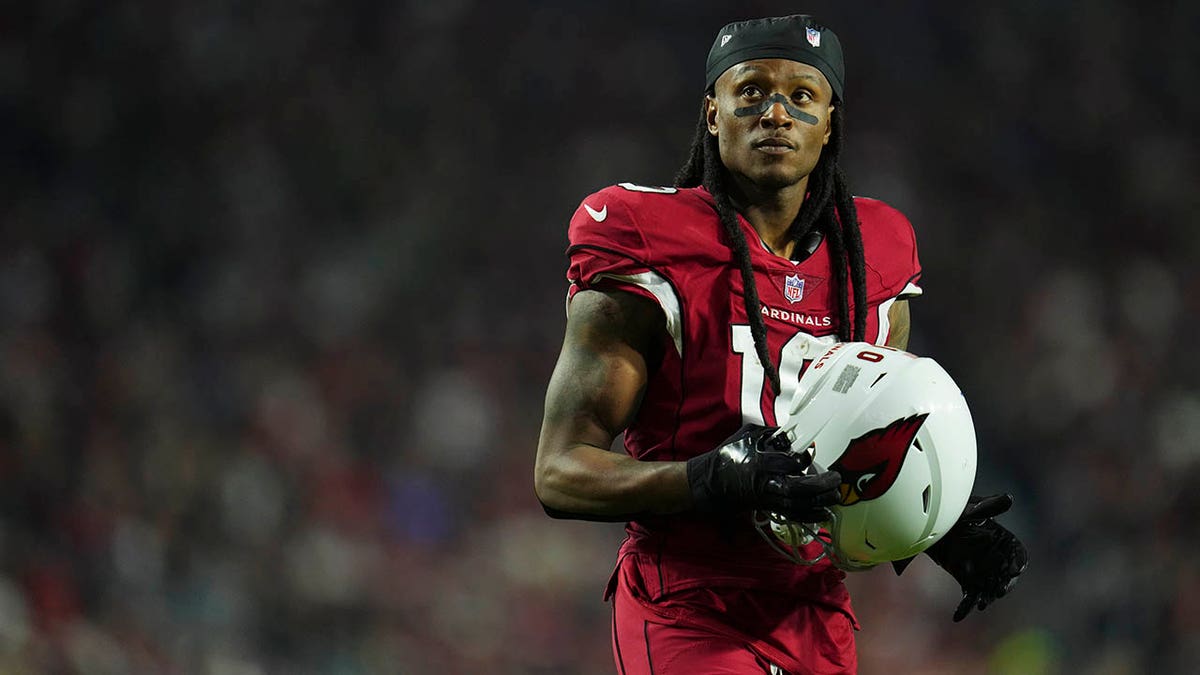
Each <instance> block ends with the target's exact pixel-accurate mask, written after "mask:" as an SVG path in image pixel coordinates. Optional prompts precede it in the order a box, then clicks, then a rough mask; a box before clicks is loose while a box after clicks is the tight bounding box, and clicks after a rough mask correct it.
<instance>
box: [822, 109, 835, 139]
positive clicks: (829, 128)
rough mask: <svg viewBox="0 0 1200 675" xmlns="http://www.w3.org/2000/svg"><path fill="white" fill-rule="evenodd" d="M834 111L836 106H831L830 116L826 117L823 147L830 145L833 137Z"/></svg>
mask: <svg viewBox="0 0 1200 675" xmlns="http://www.w3.org/2000/svg"><path fill="white" fill-rule="evenodd" d="M833 111H834V106H829V114H828V115H826V116H825V138H823V139H821V145H829V137H830V136H832V135H833Z"/></svg>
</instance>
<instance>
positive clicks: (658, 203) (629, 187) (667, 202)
mask: <svg viewBox="0 0 1200 675" xmlns="http://www.w3.org/2000/svg"><path fill="white" fill-rule="evenodd" d="M703 203H704V201H703V194H702V193H701V191H700V190H698V189H696V188H676V187H665V186H655V185H639V184H637V183H617V184H615V185H609V186H608V187H606V188H603V189H601V190H598V191H596V192H593V193H592V194H590V195H588V196H587V197H584V199H583V201H582V202H581V207H582V205H583V204H587V205H589V206H590V207H591V208H595V209H603V208H604V207H605V206H608V205H609V204H613V205H615V208H618V209H622V210H625V211H628V212H630V213H632V214H634V215H637V214H639V213H640V212H641V211H643V210H646V209H651V210H655V211H657V210H661V209H664V208H666V209H671V208H676V207H688V206H699V205H703Z"/></svg>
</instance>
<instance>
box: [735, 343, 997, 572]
mask: <svg viewBox="0 0 1200 675" xmlns="http://www.w3.org/2000/svg"><path fill="white" fill-rule="evenodd" d="M790 411H791V412H790V416H789V417H788V419H787V422H786V423H785V424H784V425H783V426H782V428H781V429H780V432H779V433H786V434H787V435H788V437H789V440H790V441H791V443H792V451H793V452H804V453H809V454H810V455H811V456H812V460H813V465H814V468H816V469H817V470H822V471H823V470H825V469H836V470H837V471H838V472H840V473H841V475H842V486H841V491H842V499H841V502H840V504H838V505H835V506H833V507H831V508H830V509H829V511H830V513H831V518H830V520H829V521H827V522H825V523H820V524H816V525H810V524H806V523H798V522H794V521H790V520H788V519H787V518H784V517H782V516H780V515H778V514H774V513H757V514H755V523H756V525H757V526H758V529H759V532H760V533H761V534H762V535H763V536H764V537H765V538H766V539H767V541H768V542H769V543H771V545H772V546H773V547H774V548H775V549H776V550H778V551H779V552H781V553H783V554H784V555H785V556H787V557H789V558H791V559H792V560H794V561H795V562H797V563H800V564H813V563H815V562H817V561H819V560H821V559H823V558H825V557H829V558H831V559H832V560H833V563H834V564H835V565H837V566H838V567H840V568H842V569H846V570H860V569H867V568H870V567H873V566H875V565H877V564H879V563H882V562H889V561H893V560H901V559H904V558H908V557H911V556H914V555H916V554H918V553H920V552H921V551H924V550H925V549H927V548H929V547H930V546H932V545H933V544H934V543H935V542H936V541H937V540H938V539H940V538H941V537H942V535H944V534H946V532H947V531H948V530H949V529H950V528H951V527H952V526H953V525H954V524H955V522H956V521H957V520H958V517H959V516H960V515H961V514H962V512H963V509H964V508H965V507H966V504H967V498H968V497H969V496H970V494H971V489H972V487H973V485H974V483H975V463H976V448H975V426H974V424H973V423H972V421H971V413H970V411H969V410H968V409H967V403H966V401H965V400H964V399H963V395H962V392H960V391H959V389H958V386H957V385H955V384H954V380H952V379H951V378H950V375H948V374H947V373H946V371H945V370H944V369H942V367H941V366H940V365H938V364H937V363H936V362H935V361H933V360H932V359H929V358H919V357H917V356H914V355H913V354H910V353H908V352H903V351H900V350H897V349H892V348H889V347H881V346H878V345H873V344H869V343H866V342H845V343H838V344H835V345H833V346H832V347H830V348H829V349H828V350H827V351H826V352H825V353H824V354H823V355H821V356H820V357H818V358H817V359H816V360H815V361H814V362H813V363H812V364H811V365H810V366H809V368H808V370H806V371H805V372H804V375H803V376H802V377H801V378H800V383H799V387H798V389H797V390H796V394H795V396H794V397H793V399H792V405H791V408H790ZM768 530H769V532H768ZM813 541H816V542H819V543H820V544H821V551H820V552H819V553H818V554H816V555H806V553H805V550H806V549H805V547H806V546H807V545H808V544H810V543H811V542H813ZM808 550H809V551H813V550H814V549H813V547H808Z"/></svg>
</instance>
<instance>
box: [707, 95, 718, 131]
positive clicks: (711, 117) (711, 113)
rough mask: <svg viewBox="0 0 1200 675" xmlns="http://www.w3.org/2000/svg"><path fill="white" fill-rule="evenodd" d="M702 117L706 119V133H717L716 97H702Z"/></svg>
mask: <svg viewBox="0 0 1200 675" xmlns="http://www.w3.org/2000/svg"><path fill="white" fill-rule="evenodd" d="M704 119H706V120H707V121H708V133H710V134H712V135H713V136H716V135H717V99H716V97H715V96H705V97H704Z"/></svg>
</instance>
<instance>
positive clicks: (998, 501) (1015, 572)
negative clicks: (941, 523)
mask: <svg viewBox="0 0 1200 675" xmlns="http://www.w3.org/2000/svg"><path fill="white" fill-rule="evenodd" d="M1012 503H1013V498H1012V495H1007V494H1005V495H992V496H990V497H976V496H972V497H971V498H970V500H968V501H967V508H966V509H965V510H964V511H963V514H962V516H960V517H959V519H958V522H957V523H956V524H955V525H954V527H952V528H950V531H949V532H947V533H946V536H944V537H942V538H941V539H940V540H938V542H937V543H936V544H934V545H933V546H930V547H929V548H928V549H927V550H926V551H925V553H926V554H928V555H929V557H930V558H933V561H934V562H936V563H937V564H938V565H939V566H940V567H941V568H942V569H944V570H946V571H947V572H949V573H950V576H952V577H954V580H955V581H957V582H958V585H959V586H962V592H963V597H962V601H961V602H959V603H958V608H957V609H955V610H954V620H955V621H962V620H963V618H964V617H966V616H967V614H970V613H971V610H972V609H975V608H978V609H980V610H981V611H982V610H983V609H984V608H986V607H987V606H988V605H989V604H991V603H992V602H994V601H996V600H997V599H998V598H1002V597H1004V594H1005V593H1008V592H1009V591H1010V590H1012V587H1013V585H1014V584H1016V583H1017V578H1018V577H1019V576H1021V573H1022V572H1024V571H1025V567H1026V566H1027V565H1028V564H1029V554H1028V553H1027V552H1026V551H1025V546H1023V545H1022V544H1021V541H1020V540H1019V539H1017V537H1016V535H1014V534H1013V533H1012V532H1009V531H1008V530H1007V529H1006V528H1005V527H1004V526H1003V525H1001V524H999V523H997V522H996V521H995V520H993V519H994V518H995V517H996V516H998V515H1000V514H1002V513H1004V512H1005V511H1007V510H1008V509H1009V507H1011V506H1012Z"/></svg>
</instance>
